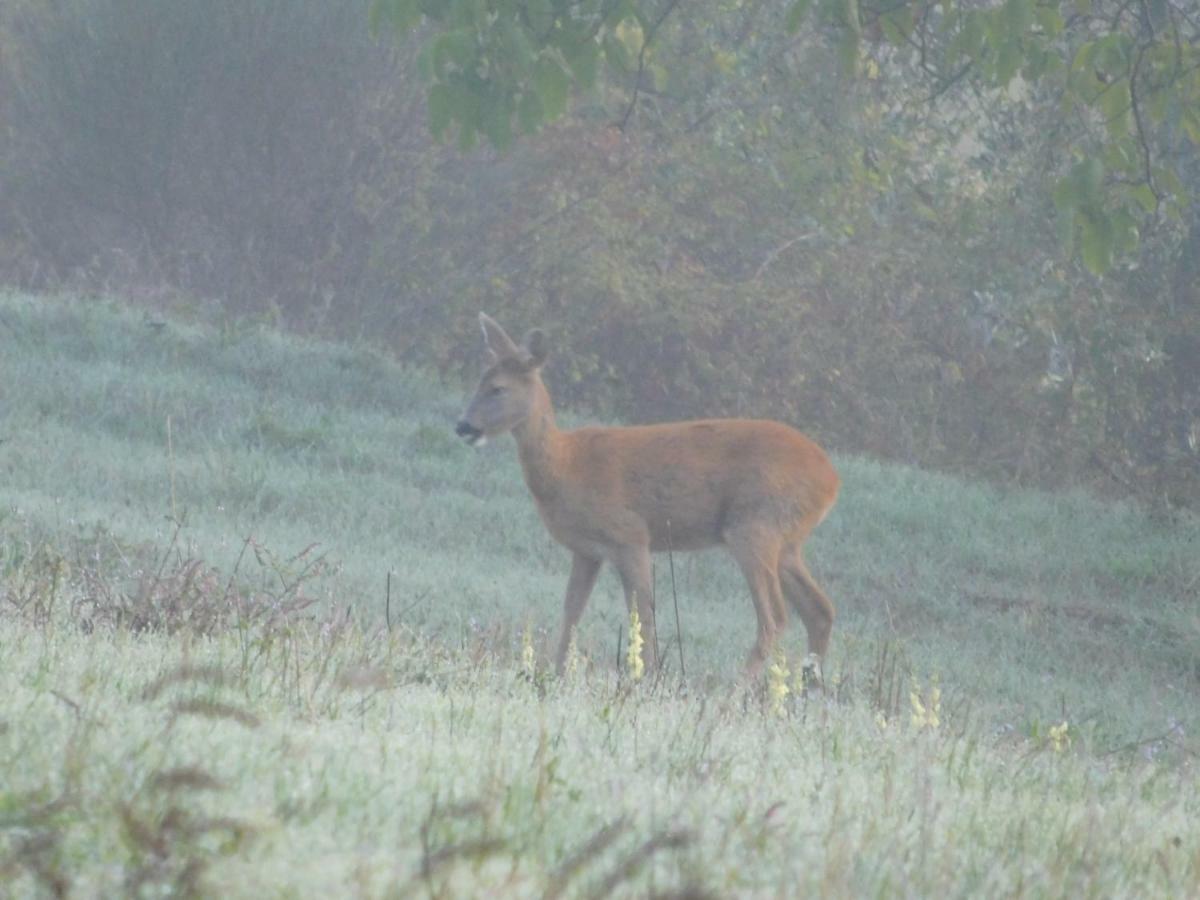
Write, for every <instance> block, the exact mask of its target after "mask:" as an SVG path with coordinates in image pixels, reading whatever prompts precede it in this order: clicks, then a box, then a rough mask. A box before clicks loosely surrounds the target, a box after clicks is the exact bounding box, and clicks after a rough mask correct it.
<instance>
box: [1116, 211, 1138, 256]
mask: <svg viewBox="0 0 1200 900" xmlns="http://www.w3.org/2000/svg"><path fill="white" fill-rule="evenodd" d="M1112 229H1113V246H1114V248H1115V250H1116V252H1117V253H1118V254H1128V253H1132V252H1133V251H1134V250H1136V249H1137V246H1138V240H1139V238H1140V235H1139V234H1138V227H1137V220H1136V219H1134V217H1133V215H1132V213H1130V212H1129V210H1127V209H1118V210H1117V211H1116V212H1115V213H1113V215H1112Z"/></svg>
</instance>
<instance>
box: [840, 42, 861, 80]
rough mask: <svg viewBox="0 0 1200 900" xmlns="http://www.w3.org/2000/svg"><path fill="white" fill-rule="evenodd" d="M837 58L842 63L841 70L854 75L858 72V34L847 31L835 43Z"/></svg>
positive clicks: (851, 75)
mask: <svg viewBox="0 0 1200 900" xmlns="http://www.w3.org/2000/svg"><path fill="white" fill-rule="evenodd" d="M837 53H838V60H839V61H840V62H841V64H842V71H843V72H844V73H846V74H847V75H849V76H850V77H854V76H856V75H857V74H858V64H859V53H858V35H857V34H854V33H853V32H850V33H847V34H846V35H845V36H844V37H843V38H842V39H841V40H840V41H838V45H837Z"/></svg>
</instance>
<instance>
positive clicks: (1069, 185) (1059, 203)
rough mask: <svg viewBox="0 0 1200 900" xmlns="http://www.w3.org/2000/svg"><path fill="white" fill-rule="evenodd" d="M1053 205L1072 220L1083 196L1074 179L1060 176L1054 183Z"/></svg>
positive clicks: (1081, 202)
mask: <svg viewBox="0 0 1200 900" xmlns="http://www.w3.org/2000/svg"><path fill="white" fill-rule="evenodd" d="M1052 196H1053V198H1054V207H1055V209H1057V210H1058V211H1059V212H1060V213H1062V214H1063V216H1064V217H1065V218H1067V219H1068V220H1071V221H1074V215H1075V210H1077V209H1078V208H1079V207H1080V206H1081V205H1082V204H1083V197H1082V195H1081V194H1080V192H1079V187H1078V185H1077V184H1076V182H1075V179H1074V178H1072V177H1070V176H1067V177H1066V178H1060V179H1059V180H1058V183H1057V184H1056V185H1054V193H1053V194H1052Z"/></svg>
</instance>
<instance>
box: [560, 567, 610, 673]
mask: <svg viewBox="0 0 1200 900" xmlns="http://www.w3.org/2000/svg"><path fill="white" fill-rule="evenodd" d="M599 573H600V560H598V559H592V558H591V557H589V556H584V555H582V554H580V553H576V554H575V555H574V556H573V557H572V558H571V577H570V578H569V579H567V596H566V597H565V598H564V599H563V626H562V635H561V636H560V637H559V639H558V653H557V655H556V657H555V662H554V668H555V671H557V672H558V674H559V675H561V674H562V672H563V666H564V665H565V664H566V661H567V648H568V647H570V646H571V632H572V631H574V630H575V626H576V625H578V624H579V619H580V617H581V616H582V615H583V611H584V609H585V608H586V607H587V602H588V598H589V597H590V596H591V595H592V588H593V587H594V586H595V584H596V576H597V575H598V574H599Z"/></svg>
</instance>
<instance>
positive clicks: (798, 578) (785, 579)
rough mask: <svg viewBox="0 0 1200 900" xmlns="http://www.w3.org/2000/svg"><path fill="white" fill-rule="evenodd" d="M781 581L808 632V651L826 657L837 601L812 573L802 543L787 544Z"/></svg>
mask: <svg viewBox="0 0 1200 900" xmlns="http://www.w3.org/2000/svg"><path fill="white" fill-rule="evenodd" d="M779 580H780V583H781V584H782V585H783V593H784V596H786V597H787V600H788V602H789V603H790V604H791V605H792V608H793V609H794V610H796V614H797V615H799V616H800V619H801V621H803V622H804V628H805V630H806V631H808V652H809V653H810V654H813V655H815V656H817V657H824V656H825V651H826V650H828V649H829V635H830V632H832V631H833V618H834V610H833V603H831V602H830V600H829V598H828V597H826V596H825V592H824V591H822V590H821V588H820V586H819V585H818V584H817V582H816V580H815V579H814V578H813V577H812V574H811V573H809V571H808V566H806V565H805V564H804V554H803V552H802V550H801V545H800V544H799V543H796V544H792V545H791V546H789V547H787V548H786V549H785V550H784V552H783V554H782V555H781V557H780V560H779Z"/></svg>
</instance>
